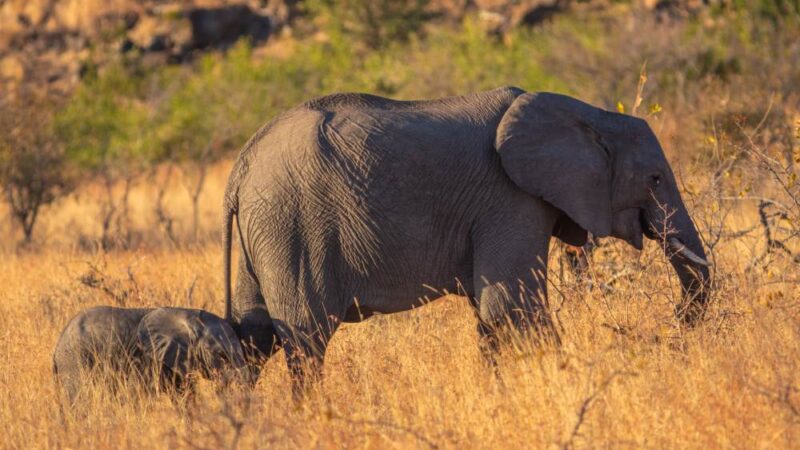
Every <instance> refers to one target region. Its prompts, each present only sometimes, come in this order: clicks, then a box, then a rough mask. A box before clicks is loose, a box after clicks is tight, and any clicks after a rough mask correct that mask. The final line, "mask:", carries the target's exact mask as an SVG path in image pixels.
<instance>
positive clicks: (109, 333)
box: [53, 306, 151, 397]
mask: <svg viewBox="0 0 800 450" xmlns="http://www.w3.org/2000/svg"><path fill="white" fill-rule="evenodd" d="M150 311H151V309H127V308H115V307H111V306H98V307H94V308H89V309H85V310H83V311H81V312H79V313H78V314H77V315H76V316H75V317H73V318H72V320H70V322H69V323H68V324H67V326H66V328H64V331H62V333H61V337H60V338H59V339H58V343H57V344H56V348H55V352H54V354H53V372H54V373H55V375H56V377H57V381H58V382H59V383H60V384H61V385H62V387H63V388H64V389H65V390H66V393H67V395H69V396H70V397H74V395H75V394H76V391H77V389H79V387H80V384H81V381H80V375H81V372H82V371H88V370H91V369H94V368H95V366H97V365H100V364H105V363H108V364H109V365H110V367H108V368H107V369H109V370H115V371H119V370H125V368H124V367H123V366H124V365H125V364H129V363H130V362H131V360H132V359H133V357H134V356H133V352H134V351H135V339H136V328H137V327H138V325H139V322H140V321H141V319H142V317H144V316H145V315H146V314H147V313H148V312H150Z"/></svg>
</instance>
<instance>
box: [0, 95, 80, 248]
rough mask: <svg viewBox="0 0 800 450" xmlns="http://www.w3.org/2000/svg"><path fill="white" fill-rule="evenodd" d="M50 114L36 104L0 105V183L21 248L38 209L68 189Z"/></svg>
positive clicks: (29, 237)
mask: <svg viewBox="0 0 800 450" xmlns="http://www.w3.org/2000/svg"><path fill="white" fill-rule="evenodd" d="M51 111H52V109H51V106H50V105H48V104H45V103H43V102H40V101H37V100H20V101H16V102H13V103H11V102H5V103H2V104H0V183H2V189H3V192H4V194H5V195H4V197H5V200H6V202H7V203H8V206H9V208H10V211H11V214H12V216H13V218H14V219H15V220H16V222H17V223H19V225H20V226H21V227H22V232H23V235H24V242H25V244H29V243H30V242H31V240H32V238H33V229H34V227H35V226H36V223H37V219H38V218H39V213H40V211H41V209H42V207H44V206H47V205H49V204H51V203H53V202H54V201H56V200H57V199H58V198H59V197H60V196H62V195H65V194H67V193H68V192H70V190H71V188H72V183H70V181H69V177H68V176H67V164H66V159H65V157H64V151H63V148H62V146H61V145H60V142H59V141H58V139H57V138H56V137H55V136H54V134H53V129H52V112H51Z"/></svg>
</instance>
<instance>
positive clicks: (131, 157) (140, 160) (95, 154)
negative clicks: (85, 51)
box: [57, 66, 155, 248]
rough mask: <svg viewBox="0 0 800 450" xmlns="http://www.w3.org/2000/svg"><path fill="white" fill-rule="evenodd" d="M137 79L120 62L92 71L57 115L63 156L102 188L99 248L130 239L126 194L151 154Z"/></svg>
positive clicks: (145, 107)
mask: <svg viewBox="0 0 800 450" xmlns="http://www.w3.org/2000/svg"><path fill="white" fill-rule="evenodd" d="M141 84H142V79H141V78H139V77H137V76H136V75H135V74H131V73H129V71H128V70H127V69H126V68H125V67H123V66H112V67H110V68H109V69H107V71H106V72H104V73H103V74H92V75H90V76H89V77H87V80H86V81H85V82H84V84H83V85H82V86H81V87H80V88H79V89H78V91H77V92H76V93H75V94H74V95H73V97H72V98H71V99H70V101H69V103H68V104H67V106H66V108H64V109H63V110H62V111H61V112H60V113H59V115H58V118H57V119H58V121H57V125H58V131H59V135H60V136H61V137H62V138H63V139H64V141H65V143H66V154H67V156H68V157H69V159H70V160H71V161H73V162H74V163H75V164H76V165H78V166H79V167H81V168H82V169H84V170H85V171H87V173H89V174H91V175H92V176H93V177H94V178H96V179H98V180H99V181H101V182H102V185H103V188H104V190H105V194H106V195H105V198H104V200H103V201H102V203H101V212H100V221H101V225H102V236H101V238H100V241H101V244H102V246H103V248H109V247H110V246H111V245H112V244H113V243H114V241H115V238H116V239H121V240H122V241H123V242H124V243H125V244H126V245H127V244H128V243H129V237H130V224H129V217H128V194H129V193H130V189H131V185H132V183H133V181H134V180H135V179H136V177H137V176H139V175H140V174H141V173H142V172H143V171H144V170H145V168H146V167H147V165H148V164H149V161H150V160H151V159H152V158H154V157H155V156H153V155H152V154H151V152H150V149H151V148H152V146H150V145H149V143H148V136H147V130H148V129H149V127H148V120H149V112H148V108H147V106H146V105H145V104H143V103H142V102H141V101H140V99H139V96H140V95H141V92H140V90H141V86H140V85H141ZM120 183H121V184H122V193H121V195H118V196H115V193H114V187H115V186H116V185H118V184H120ZM114 228H115V229H116V232H115V233H114V232H113V230H114Z"/></svg>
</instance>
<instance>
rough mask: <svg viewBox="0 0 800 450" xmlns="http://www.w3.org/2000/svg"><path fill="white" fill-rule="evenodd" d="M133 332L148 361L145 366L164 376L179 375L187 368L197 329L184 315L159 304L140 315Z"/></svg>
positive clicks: (144, 357)
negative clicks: (141, 317) (145, 313)
mask: <svg viewBox="0 0 800 450" xmlns="http://www.w3.org/2000/svg"><path fill="white" fill-rule="evenodd" d="M137 333H138V336H137V338H138V345H139V349H140V350H141V352H142V355H143V359H144V360H145V361H146V362H148V363H149V364H150V367H147V368H146V370H156V371H158V372H161V375H164V376H167V377H183V376H185V375H186V374H187V373H188V372H189V370H190V368H191V359H192V358H193V357H194V356H195V355H192V354H191V352H192V351H193V349H194V342H195V341H196V339H197V335H196V334H197V333H196V332H195V330H194V329H193V327H192V326H191V324H189V323H187V318H186V317H184V316H183V315H176V314H172V313H171V312H170V310H168V309H164V308H160V309H157V310H155V311H153V312H151V313H149V314H147V315H146V316H144V318H143V319H142V321H141V322H140V323H139V328H138V330H137ZM164 372H169V373H164Z"/></svg>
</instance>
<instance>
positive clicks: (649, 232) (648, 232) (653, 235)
mask: <svg viewBox="0 0 800 450" xmlns="http://www.w3.org/2000/svg"><path fill="white" fill-rule="evenodd" d="M638 209H639V227H640V229H641V230H642V233H643V234H644V235H645V237H647V239H650V240H656V239H657V238H658V233H657V232H656V230H655V229H653V226H652V225H651V223H650V221H649V220H647V215H646V213H645V210H644V209H643V208H638Z"/></svg>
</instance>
